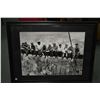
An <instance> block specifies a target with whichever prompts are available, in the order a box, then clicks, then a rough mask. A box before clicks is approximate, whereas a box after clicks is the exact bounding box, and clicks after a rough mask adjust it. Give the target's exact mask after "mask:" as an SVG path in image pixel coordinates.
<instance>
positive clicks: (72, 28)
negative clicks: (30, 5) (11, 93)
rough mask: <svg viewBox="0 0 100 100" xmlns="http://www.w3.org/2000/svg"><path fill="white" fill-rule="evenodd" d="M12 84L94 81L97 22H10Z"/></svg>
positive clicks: (8, 28) (8, 24) (9, 39)
mask: <svg viewBox="0 0 100 100" xmlns="http://www.w3.org/2000/svg"><path fill="white" fill-rule="evenodd" d="M7 33H8V44H9V56H10V66H11V67H10V70H11V81H12V82H60V83H61V82H91V81H92V70H93V59H94V50H95V37H96V24H95V23H65V22H8V23H7Z"/></svg>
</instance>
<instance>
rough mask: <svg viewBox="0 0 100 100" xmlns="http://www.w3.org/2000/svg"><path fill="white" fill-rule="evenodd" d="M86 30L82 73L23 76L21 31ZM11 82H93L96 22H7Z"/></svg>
mask: <svg viewBox="0 0 100 100" xmlns="http://www.w3.org/2000/svg"><path fill="white" fill-rule="evenodd" d="M34 31H35V32H41V31H43V32H52V31H53V32H59V31H60V32H66V31H67V32H85V33H86V35H85V48H84V62H83V74H82V75H73V76H72V75H68V76H67V75H57V76H22V75H21V57H20V39H19V32H34ZM7 35H8V46H9V58H10V73H11V82H47V83H48V82H54V83H65V82H92V74H93V73H92V72H93V61H94V52H95V41H96V23H92V22H91V23H90V22H88V23H86V22H84V23H83V22H79V23H67V22H7Z"/></svg>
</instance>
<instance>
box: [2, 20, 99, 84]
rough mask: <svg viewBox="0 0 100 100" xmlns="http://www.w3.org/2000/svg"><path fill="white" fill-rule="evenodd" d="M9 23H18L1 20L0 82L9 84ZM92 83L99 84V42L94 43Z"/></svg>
mask: <svg viewBox="0 0 100 100" xmlns="http://www.w3.org/2000/svg"><path fill="white" fill-rule="evenodd" d="M47 20H49V21H61V19H47ZM62 20H64V21H71V19H62ZM82 20H83V21H84V20H85V21H91V20H93V21H98V20H100V19H91V20H90V19H89V18H88V19H77V21H82ZM9 21H12V22H14V21H18V19H16V18H5V19H2V20H1V82H2V83H9V82H11V78H10V65H9V54H8V42H7V33H6V22H9ZM93 82H96V83H98V82H100V41H99V40H98V41H97V43H96V51H95V61H94V70H93Z"/></svg>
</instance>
